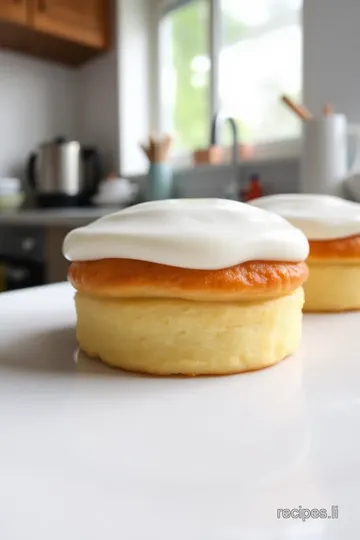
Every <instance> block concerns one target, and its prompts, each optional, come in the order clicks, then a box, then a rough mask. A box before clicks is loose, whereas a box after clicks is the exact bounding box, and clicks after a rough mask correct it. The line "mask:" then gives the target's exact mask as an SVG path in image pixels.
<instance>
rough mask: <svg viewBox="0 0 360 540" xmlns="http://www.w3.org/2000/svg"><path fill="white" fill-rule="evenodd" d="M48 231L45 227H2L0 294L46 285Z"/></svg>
mask: <svg viewBox="0 0 360 540" xmlns="http://www.w3.org/2000/svg"><path fill="white" fill-rule="evenodd" d="M44 235H45V230H44V228H43V227H32V226H30V227H29V226H23V227H11V226H10V227H6V226H1V228H0V291H11V290H15V289H24V288H27V287H35V286H37V285H43V284H44V283H45V270H46V265H45V237H44Z"/></svg>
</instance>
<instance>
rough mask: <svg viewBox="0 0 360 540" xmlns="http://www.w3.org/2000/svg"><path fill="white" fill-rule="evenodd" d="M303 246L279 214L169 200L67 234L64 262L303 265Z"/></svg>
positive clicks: (205, 201)
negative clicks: (110, 260) (265, 262)
mask: <svg viewBox="0 0 360 540" xmlns="http://www.w3.org/2000/svg"><path fill="white" fill-rule="evenodd" d="M308 252H309V245H308V242H307V240H306V238H305V236H304V235H303V234H302V232H301V231H299V230H298V229H296V228H295V227H293V226H292V225H290V223H288V222H287V221H286V220H285V219H283V218H281V217H280V216H278V215H276V214H273V213H270V212H267V211H265V210H260V209H258V208H255V207H253V206H250V205H249V204H244V203H239V202H236V201H230V200H226V199H174V200H166V201H154V202H147V203H142V204H138V205H136V206H131V207H129V208H126V209H125V210H121V211H120V212H116V213H115V214H110V215H107V216H105V217H102V218H100V219H98V220H97V221H95V222H94V223H91V224H90V225H87V226H86V227H82V228H80V229H75V230H73V231H71V232H70V233H69V234H68V235H67V237H66V238H65V241H64V245H63V253H64V256H65V257H66V258H67V259H69V260H70V261H86V260H87V261H89V260H98V259H108V258H125V259H138V260H142V261H149V262H153V263H158V264H165V265H169V266H177V267H180V268H193V269H199V270H216V269H220V268H228V267H230V266H233V265H236V264H240V263H243V262H246V261H251V260H272V261H294V262H297V261H303V260H305V259H306V257H307V256H308Z"/></svg>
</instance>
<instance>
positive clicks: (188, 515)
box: [0, 284, 360, 540]
mask: <svg viewBox="0 0 360 540" xmlns="http://www.w3.org/2000/svg"><path fill="white" fill-rule="evenodd" d="M72 296H73V291H72V289H71V288H70V286H68V285H66V284H61V285H55V286H49V287H43V288H36V289H30V290H27V291H19V292H16V293H9V294H3V295H0V478H1V481H0V501H1V504H0V532H1V534H0V536H1V538H4V540H20V539H21V540H22V539H23V538H27V539H28V540H35V539H36V540H49V538H51V540H63V539H64V538H66V539H67V540H99V539H100V538H102V539H104V540H118V539H119V538H121V540H134V539H139V540H140V539H141V540H147V539H157V540H170V539H171V540H180V539H181V540H189V539H190V540H193V539H194V540H195V539H196V540H230V539H231V540H235V539H236V540H248V539H259V540H268V539H272V540H278V539H280V538H284V539H285V538H286V539H290V540H292V539H300V538H301V539H303V538H304V539H305V538H306V539H326V540H334V539H339V540H340V539H343V538H348V539H349V540H350V539H355V538H357V537H358V533H359V531H360V521H359V520H360V517H359V514H358V501H359V496H360V435H359V428H358V427H359V425H360V399H359V398H360V363H359V346H358V336H359V329H360V314H356V313H353V314H342V315H322V316H315V315H314V316H305V318H304V336H303V343H302V346H301V350H300V351H299V353H298V354H297V355H296V356H295V357H293V358H290V359H288V360H286V361H284V362H282V363H281V364H279V365H278V366H276V367H274V368H270V369H267V370H264V371H259V372H255V373H249V374H245V375H237V376H230V377H219V378H198V379H196V378H195V379H180V378H179V379H166V378H165V379H164V378H162V379H157V378H148V377H144V376H136V375H131V374H125V373H121V372H118V371H114V370H111V369H108V368H107V367H106V366H103V365H102V364H100V363H98V362H95V361H93V360H90V359H88V358H87V357H86V356H84V355H83V354H82V353H80V354H77V353H76V351H77V345H76V340H75V335H74V324H75V315H74V308H73V300H72ZM299 505H301V506H302V507H303V508H304V509H305V508H306V509H317V508H318V509H321V508H324V509H326V510H329V509H331V506H332V505H336V506H338V519H320V518H318V519H308V520H306V522H303V521H302V520H300V519H278V517H277V513H278V512H277V509H280V508H282V509H296V508H299Z"/></svg>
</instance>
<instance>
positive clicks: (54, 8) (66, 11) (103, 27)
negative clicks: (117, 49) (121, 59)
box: [33, 0, 108, 49]
mask: <svg viewBox="0 0 360 540" xmlns="http://www.w3.org/2000/svg"><path fill="white" fill-rule="evenodd" d="M107 15H108V12H107V9H106V6H105V2H104V1H103V0H37V1H36V7H35V11H34V18H33V21H34V28H35V29H38V30H41V31H43V32H47V33H49V34H51V35H54V36H58V37H60V38H64V39H69V40H71V41H74V42H79V43H82V44H84V45H89V46H91V47H97V48H100V49H101V48H102V47H105V46H106V45H107V41H108V36H107Z"/></svg>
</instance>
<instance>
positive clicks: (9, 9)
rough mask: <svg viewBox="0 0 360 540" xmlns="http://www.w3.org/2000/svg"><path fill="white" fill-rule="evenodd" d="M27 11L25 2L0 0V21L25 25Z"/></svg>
mask: <svg viewBox="0 0 360 540" xmlns="http://www.w3.org/2000/svg"><path fill="white" fill-rule="evenodd" d="M28 9H29V6H28V3H27V0H0V21H10V22H14V23H19V24H26V23H27V22H28V15H29V12H28Z"/></svg>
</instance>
